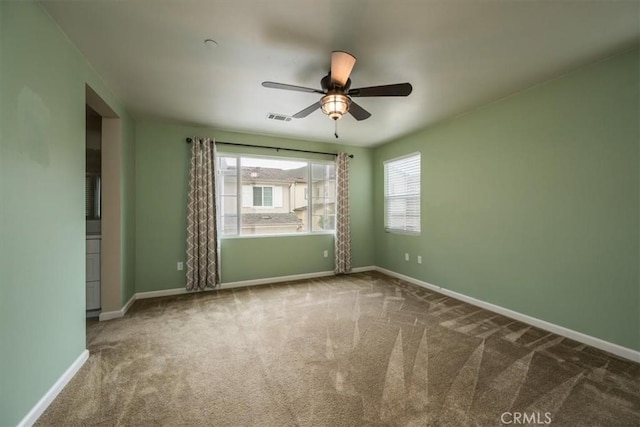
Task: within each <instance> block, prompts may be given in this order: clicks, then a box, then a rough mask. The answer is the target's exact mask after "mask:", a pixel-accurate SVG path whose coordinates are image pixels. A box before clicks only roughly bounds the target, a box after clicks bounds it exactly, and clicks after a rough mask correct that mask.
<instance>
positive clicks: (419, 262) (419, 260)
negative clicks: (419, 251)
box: [418, 255, 422, 264]
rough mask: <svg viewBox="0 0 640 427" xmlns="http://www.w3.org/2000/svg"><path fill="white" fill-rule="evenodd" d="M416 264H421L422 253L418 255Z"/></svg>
mask: <svg viewBox="0 0 640 427" xmlns="http://www.w3.org/2000/svg"><path fill="white" fill-rule="evenodd" d="M418 264H422V255H418Z"/></svg>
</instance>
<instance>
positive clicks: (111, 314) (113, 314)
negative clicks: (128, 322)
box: [98, 294, 136, 322]
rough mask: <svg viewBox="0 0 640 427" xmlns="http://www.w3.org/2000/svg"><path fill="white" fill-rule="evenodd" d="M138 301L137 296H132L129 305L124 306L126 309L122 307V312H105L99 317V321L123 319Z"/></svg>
mask: <svg viewBox="0 0 640 427" xmlns="http://www.w3.org/2000/svg"><path fill="white" fill-rule="evenodd" d="M135 301H136V294H133V295H131V298H129V301H127V303H126V304H125V305H124V307H122V308H121V309H120V310H116V311H103V312H102V313H100V316H99V317H98V320H100V321H101V322H102V321H105V320H111V319H117V318H119V317H123V316H124V315H125V314H127V310H129V308H131V305H132V304H133V303H134V302H135Z"/></svg>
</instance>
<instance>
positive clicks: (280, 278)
mask: <svg viewBox="0 0 640 427" xmlns="http://www.w3.org/2000/svg"><path fill="white" fill-rule="evenodd" d="M327 276H333V271H319V272H316V273H305V274H294V275H291V276H278V277H268V278H266V279H252V280H241V281H238V282H227V283H222V284H220V286H219V287H217V288H214V289H205V290H203V291H188V290H186V289H185V288H172V289H163V290H160V291H149V292H138V293H137V294H136V295H135V297H136V299H147V298H158V297H166V296H171V295H182V294H190V293H195V292H208V291H217V290H221V289H233V288H244V287H247V286H256V285H266V284H269V283H280V282H290V281H293V280H303V279H315V278H318V277H327Z"/></svg>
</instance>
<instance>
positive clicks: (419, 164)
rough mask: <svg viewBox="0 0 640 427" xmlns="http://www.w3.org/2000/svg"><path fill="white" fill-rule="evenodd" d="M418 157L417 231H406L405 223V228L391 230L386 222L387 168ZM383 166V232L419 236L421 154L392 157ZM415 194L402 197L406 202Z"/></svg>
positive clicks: (420, 230) (420, 218)
mask: <svg viewBox="0 0 640 427" xmlns="http://www.w3.org/2000/svg"><path fill="white" fill-rule="evenodd" d="M416 156H417V157H418V192H417V196H418V223H417V226H418V229H417V230H408V229H407V224H406V222H405V224H404V225H405V227H404V228H393V227H389V225H388V223H387V220H388V204H387V200H388V199H389V197H390V196H389V194H387V189H388V186H387V179H388V176H387V175H388V171H387V167H388V165H390V164H392V163H396V162H399V161H402V160H406V159H409V158H411V157H416ZM382 165H383V205H384V206H383V207H384V212H383V227H384V231H385V232H387V233H392V234H405V235H410V236H420V235H421V233H422V154H421V153H420V152H419V151H415V152H413V153H409V154H405V155H402V156H398V157H394V158H391V159H387V160H385V161H383V162H382ZM415 196H416V194H406V195H405V197H404V200H408V199H409V198H410V197H415Z"/></svg>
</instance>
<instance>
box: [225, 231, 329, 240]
mask: <svg viewBox="0 0 640 427" xmlns="http://www.w3.org/2000/svg"><path fill="white" fill-rule="evenodd" d="M335 234H336V233H335V231H324V232H323V231H318V232H315V233H281V234H244V235H237V236H220V240H234V239H259V238H263V237H270V238H274V237H309V236H335Z"/></svg>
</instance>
